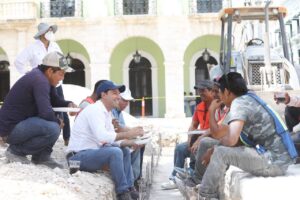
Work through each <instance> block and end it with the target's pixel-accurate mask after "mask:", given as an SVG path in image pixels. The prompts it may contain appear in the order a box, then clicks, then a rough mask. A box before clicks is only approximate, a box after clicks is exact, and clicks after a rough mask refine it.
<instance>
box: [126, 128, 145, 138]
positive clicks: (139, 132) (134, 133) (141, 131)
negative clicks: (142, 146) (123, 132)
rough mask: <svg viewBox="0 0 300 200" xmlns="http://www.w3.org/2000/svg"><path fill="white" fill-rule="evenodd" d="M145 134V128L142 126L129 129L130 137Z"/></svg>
mask: <svg viewBox="0 0 300 200" xmlns="http://www.w3.org/2000/svg"><path fill="white" fill-rule="evenodd" d="M143 135H144V129H143V127H141V126H138V127H134V128H131V129H130V130H129V131H128V136H129V138H128V139H133V138H136V137H138V136H143Z"/></svg>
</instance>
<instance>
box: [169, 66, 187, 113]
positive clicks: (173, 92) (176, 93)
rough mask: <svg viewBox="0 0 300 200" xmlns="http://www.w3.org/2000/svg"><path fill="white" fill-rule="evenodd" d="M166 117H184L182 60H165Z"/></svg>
mask: <svg viewBox="0 0 300 200" xmlns="http://www.w3.org/2000/svg"><path fill="white" fill-rule="evenodd" d="M164 64H165V81H166V113H165V117H166V118H177V117H185V113H184V95H183V61H166V62H165V63H164Z"/></svg>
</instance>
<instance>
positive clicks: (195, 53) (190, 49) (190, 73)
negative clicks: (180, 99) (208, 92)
mask: <svg viewBox="0 0 300 200" xmlns="http://www.w3.org/2000/svg"><path fill="white" fill-rule="evenodd" d="M220 42H221V37H220V36H219V35H204V36H201V37H198V38H196V39H194V40H193V41H192V42H191V43H190V44H189V45H188V46H187V48H186V50H185V53H184V57H183V60H184V77H183V79H184V91H193V87H194V84H195V66H196V61H197V60H198V59H199V58H200V57H201V56H202V53H203V52H204V50H205V49H206V48H207V50H208V51H209V53H210V55H211V56H212V57H213V58H214V59H215V60H219V51H220Z"/></svg>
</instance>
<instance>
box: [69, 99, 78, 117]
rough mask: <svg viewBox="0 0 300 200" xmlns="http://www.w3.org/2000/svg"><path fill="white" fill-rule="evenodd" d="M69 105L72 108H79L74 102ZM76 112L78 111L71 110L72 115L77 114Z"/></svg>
mask: <svg viewBox="0 0 300 200" xmlns="http://www.w3.org/2000/svg"><path fill="white" fill-rule="evenodd" d="M68 107H70V108H78V106H77V105H76V104H75V103H73V102H71V103H69V104H68ZM76 114H77V112H69V115H70V116H75V115H76Z"/></svg>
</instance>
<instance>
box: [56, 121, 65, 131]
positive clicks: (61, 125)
mask: <svg viewBox="0 0 300 200" xmlns="http://www.w3.org/2000/svg"><path fill="white" fill-rule="evenodd" d="M58 119H59V127H60V129H63V128H64V126H65V123H64V120H63V119H61V118H58Z"/></svg>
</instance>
